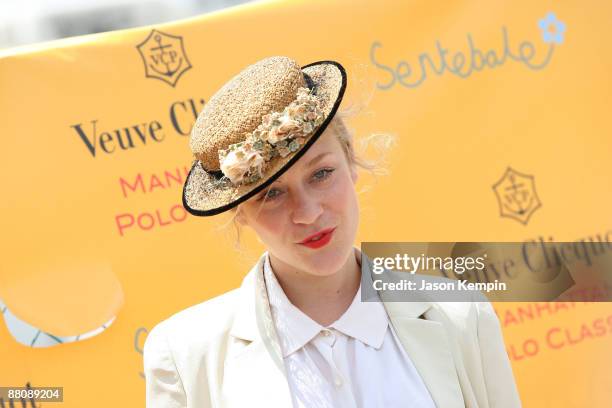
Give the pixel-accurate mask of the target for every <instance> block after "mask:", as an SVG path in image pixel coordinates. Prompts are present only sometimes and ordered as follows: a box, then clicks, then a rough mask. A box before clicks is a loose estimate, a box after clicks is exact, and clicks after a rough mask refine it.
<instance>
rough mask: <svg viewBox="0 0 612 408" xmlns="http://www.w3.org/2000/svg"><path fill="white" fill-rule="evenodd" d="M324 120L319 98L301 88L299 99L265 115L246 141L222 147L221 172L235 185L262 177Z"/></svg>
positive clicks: (248, 182)
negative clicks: (278, 110) (275, 160)
mask: <svg viewBox="0 0 612 408" xmlns="http://www.w3.org/2000/svg"><path fill="white" fill-rule="evenodd" d="M323 119H324V115H323V113H322V111H321V106H320V102H319V100H318V99H317V98H316V97H315V96H314V95H313V94H312V92H311V90H310V89H308V88H306V87H301V88H299V89H298V92H297V98H296V100H294V101H293V102H291V103H290V104H289V105H288V106H287V107H286V108H285V109H284V110H283V111H282V112H272V113H269V114H267V115H264V116H263V117H262V123H261V124H260V125H259V126H258V127H257V129H255V130H254V131H253V132H250V133H247V134H246V137H245V140H244V141H242V142H239V143H234V144H231V145H229V146H228V148H227V149H220V150H219V163H220V167H221V171H222V172H223V174H224V175H225V177H227V178H228V179H229V181H230V182H231V183H232V184H234V185H239V184H250V183H254V182H256V181H258V180H260V179H261V178H262V177H263V174H264V172H265V170H266V168H267V163H268V162H269V161H270V160H272V159H274V158H275V157H278V156H280V157H287V156H288V155H289V154H292V153H295V152H296V151H298V149H299V148H300V146H302V145H303V144H304V142H305V137H306V136H308V135H309V134H310V133H312V132H313V131H314V130H315V129H316V128H317V127H318V126H319V125H320V124H321V123H323Z"/></svg>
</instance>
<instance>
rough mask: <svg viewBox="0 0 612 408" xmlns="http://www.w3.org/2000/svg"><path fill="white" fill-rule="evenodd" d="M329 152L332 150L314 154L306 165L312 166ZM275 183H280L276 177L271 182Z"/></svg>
mask: <svg viewBox="0 0 612 408" xmlns="http://www.w3.org/2000/svg"><path fill="white" fill-rule="evenodd" d="M331 153H332V152H323V153H321V154H319V155H317V156H316V157H314V158H313V159H312V160H311V161H309V162H308V163H306V167H312V166H314V165H315V164H317V163H318V162H320V161H321V159H323V157H325V156H327V155H328V154H331ZM276 183H280V180H278V179H276V180H274V183H273V184H276Z"/></svg>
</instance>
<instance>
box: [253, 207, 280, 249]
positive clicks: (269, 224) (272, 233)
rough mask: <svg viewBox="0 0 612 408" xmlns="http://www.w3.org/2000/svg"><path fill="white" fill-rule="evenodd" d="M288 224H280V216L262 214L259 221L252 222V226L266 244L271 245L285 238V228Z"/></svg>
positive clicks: (258, 218)
mask: <svg viewBox="0 0 612 408" xmlns="http://www.w3.org/2000/svg"><path fill="white" fill-rule="evenodd" d="M284 225H286V223H283V222H279V217H278V215H275V216H271V215H270V214H265V213H260V214H259V217H257V220H256V221H254V222H251V226H252V228H253V230H254V231H255V233H256V234H257V235H258V236H259V238H260V239H261V240H262V241H263V242H264V244H268V245H271V246H272V244H274V243H275V242H277V241H279V240H281V239H282V237H283V226H284Z"/></svg>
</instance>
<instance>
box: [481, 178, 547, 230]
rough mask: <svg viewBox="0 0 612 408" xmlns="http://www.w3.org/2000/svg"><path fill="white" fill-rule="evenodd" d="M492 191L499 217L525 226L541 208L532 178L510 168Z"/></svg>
mask: <svg viewBox="0 0 612 408" xmlns="http://www.w3.org/2000/svg"><path fill="white" fill-rule="evenodd" d="M493 191H494V192H495V195H496V196H497V201H498V203H499V212H500V216H502V217H508V218H513V219H515V220H517V221H519V222H521V223H523V224H525V225H527V223H528V222H529V218H531V215H532V214H533V213H534V212H535V211H536V210H537V209H538V208H540V207H541V206H542V203H541V202H540V199H539V198H538V194H537V193H536V190H535V179H534V177H533V176H530V175H527V174H522V173H519V172H518V171H516V170H513V169H512V168H510V167H508V169H507V170H506V173H505V174H504V175H503V176H502V178H501V179H500V180H499V181H498V182H497V183H495V184H494V185H493Z"/></svg>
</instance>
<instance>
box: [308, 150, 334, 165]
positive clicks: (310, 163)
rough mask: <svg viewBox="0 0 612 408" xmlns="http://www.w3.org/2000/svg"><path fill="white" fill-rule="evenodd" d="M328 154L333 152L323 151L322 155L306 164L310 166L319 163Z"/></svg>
mask: <svg viewBox="0 0 612 408" xmlns="http://www.w3.org/2000/svg"><path fill="white" fill-rule="evenodd" d="M328 154H331V152H324V153H321V154H320V155H318V156H317V157H315V158H314V159H312V160H311V161H309V162H308V164H306V166H308V167H310V166H313V165H315V164H317V162H319V161H320V160H321V159H322V158H323V157H325V156H327V155H328Z"/></svg>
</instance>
